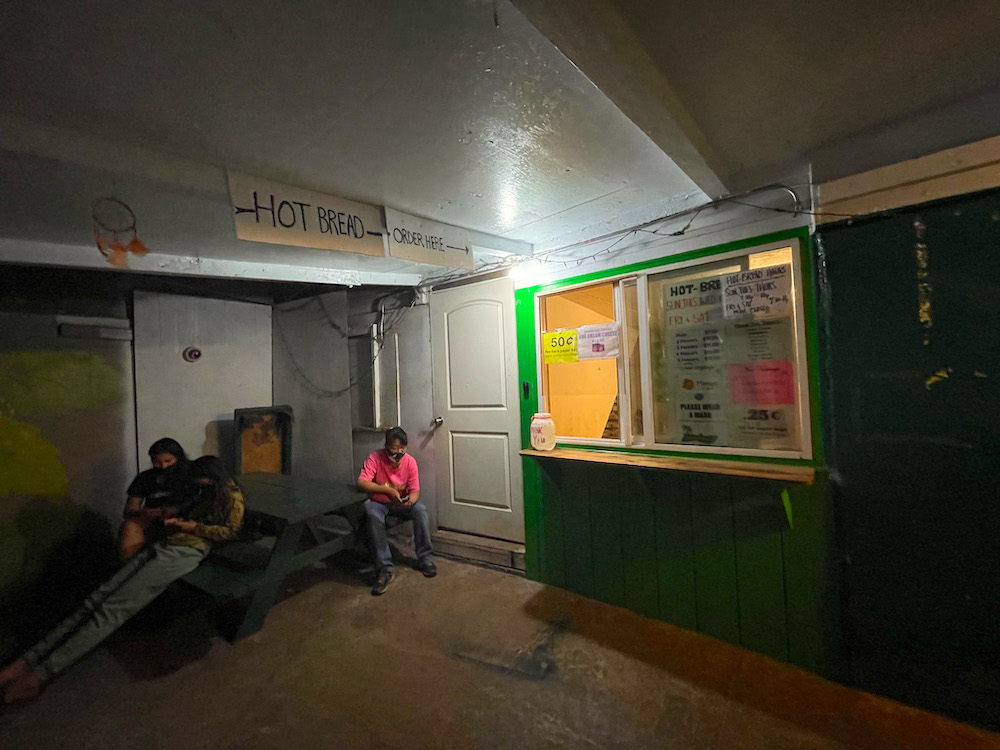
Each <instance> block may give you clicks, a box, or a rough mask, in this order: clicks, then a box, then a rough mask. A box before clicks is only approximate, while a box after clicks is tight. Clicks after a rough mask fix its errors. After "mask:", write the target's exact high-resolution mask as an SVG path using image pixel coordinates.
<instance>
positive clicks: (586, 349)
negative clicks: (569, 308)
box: [576, 323, 618, 360]
mask: <svg viewBox="0 0 1000 750" xmlns="http://www.w3.org/2000/svg"><path fill="white" fill-rule="evenodd" d="M576 332H577V339H576V353H577V359H579V360H585V359H614V358H615V357H617V356H618V324H617V323H599V324H596V325H589V326H579V327H578V328H577V329H576Z"/></svg>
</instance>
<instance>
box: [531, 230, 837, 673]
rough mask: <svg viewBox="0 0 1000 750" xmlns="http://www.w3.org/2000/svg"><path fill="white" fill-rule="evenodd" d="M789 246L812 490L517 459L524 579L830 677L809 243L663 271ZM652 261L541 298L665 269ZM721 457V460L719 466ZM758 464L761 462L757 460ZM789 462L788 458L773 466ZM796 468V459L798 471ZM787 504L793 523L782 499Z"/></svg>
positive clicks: (828, 539)
mask: <svg viewBox="0 0 1000 750" xmlns="http://www.w3.org/2000/svg"><path fill="white" fill-rule="evenodd" d="M792 236H794V237H797V238H798V239H799V240H800V241H801V243H802V247H803V273H804V279H805V281H804V283H805V286H806V289H805V290H804V291H805V295H804V303H805V304H804V307H805V315H806V321H807V353H808V359H809V367H810V373H812V377H811V378H810V392H811V394H810V400H811V406H812V414H811V418H812V422H813V425H814V446H813V449H814V455H815V456H816V458H815V459H814V460H813V461H812V462H807V463H809V464H810V465H813V466H814V467H816V468H817V479H816V482H815V483H814V484H813V485H811V486H806V485H794V484H793V485H789V484H786V483H782V482H775V481H769V480H759V479H746V478H739V477H726V476H718V475H709V474H698V473H692V472H680V471H664V470H652V469H637V468H633V467H619V466H609V465H599V464H586V463H578V462H568V461H560V460H555V459H534V458H526V459H524V478H525V482H524V484H525V487H524V496H525V523H526V544H525V547H526V564H527V574H528V576H529V577H530V578H533V579H535V580H539V581H543V582H545V583H548V584H551V585H555V586H560V587H564V588H567V589H569V590H571V591H575V592H577V593H580V594H582V595H584V596H588V597H592V598H594V599H598V600H601V601H604V602H608V603H610V604H614V605H618V606H622V607H626V608H628V609H630V610H633V611H635V612H638V613H639V614H642V615H645V616H648V617H653V618H657V619H661V620H665V621H667V622H670V623H673V624H676V625H679V626H681V627H685V628H689V629H692V630H697V631H699V632H702V633H706V634H708V635H711V636H714V637H716V638H719V639H721V640H724V641H728V642H730V643H735V644H739V645H742V646H744V647H746V648H749V649H752V650H754V651H758V652H761V653H764V654H767V655H769V656H772V657H774V658H775V659H779V660H782V661H789V662H792V663H794V664H797V665H800V666H803V667H805V668H807V669H811V670H813V671H816V672H819V673H822V674H827V675H832V674H834V673H835V670H836V666H837V660H838V655H839V647H840V644H839V635H840V625H839V573H838V570H837V565H838V563H837V559H838V558H837V554H836V550H835V533H834V527H833V515H834V514H833V501H832V497H833V496H832V492H831V490H830V484H829V481H828V479H827V475H826V473H825V472H824V471H823V469H822V445H821V443H820V440H819V434H820V431H819V429H818V426H819V411H820V410H819V399H820V389H819V378H818V377H817V376H816V372H817V369H818V368H817V365H816V361H817V359H816V357H817V336H816V326H815V305H814V299H815V294H814V290H813V273H812V265H811V262H810V254H809V252H808V248H809V238H808V234H807V233H806V231H805V230H796V231H793V232H785V233H781V234H777V235H771V236H767V237H762V238H756V239H754V240H753V241H750V242H740V243H731V244H728V245H723V246H718V247H714V248H706V249H704V250H700V251H697V252H695V253H688V254H685V255H683V256H675V257H673V258H671V259H670V262H679V261H681V260H685V259H689V258H692V257H708V256H711V255H714V254H717V253H722V252H728V251H732V250H738V249H742V248H744V247H749V246H753V245H757V244H763V243H765V242H771V241H777V240H782V239H787V238H789V237H792ZM664 262H665V261H652V262H647V263H643V264H640V265H637V266H634V267H629V268H616V269H614V270H613V271H608V272H605V273H603V274H592V275H589V276H587V277H579V278H575V279H570V280H566V281H564V282H560V283H559V284H557V285H553V286H551V287H545V289H546V290H547V289H550V288H558V287H559V286H564V285H568V284H573V283H579V282H580V281H587V280H595V279H599V278H602V277H605V276H609V275H612V274H614V275H617V274H621V273H627V272H630V271H633V270H640V269H641V268H649V267H652V266H659V265H663V264H664ZM541 290H542V288H541V287H534V288H528V289H522V290H519V291H518V292H517V293H516V297H515V304H516V311H517V321H518V361H519V368H520V379H521V381H522V382H523V381H527V382H528V383H529V385H530V393H529V396H528V397H527V398H524V399H523V400H522V409H521V417H522V445H524V446H527V445H528V425H529V423H530V420H531V415H532V414H533V413H534V412H535V411H536V410H537V383H536V362H535V351H536V346H535V337H536V324H535V315H534V295H535V294H536V293H537V292H538V291H541ZM714 457H715V458H717V456H714ZM758 460H759V459H758ZM779 463H786V462H779ZM799 463H802V462H799ZM785 492H787V495H786V497H787V501H788V503H789V505H790V507H791V511H792V514H791V515H792V519H793V522H794V528H793V527H790V526H789V519H788V515H787V514H786V509H785V503H784V500H783V493H785Z"/></svg>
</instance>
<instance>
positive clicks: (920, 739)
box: [525, 587, 995, 750]
mask: <svg viewBox="0 0 1000 750" xmlns="http://www.w3.org/2000/svg"><path fill="white" fill-rule="evenodd" d="M525 612H526V613H527V614H528V615H529V616H531V617H533V618H535V619H537V620H540V621H543V622H546V623H551V622H557V621H561V622H565V623H567V625H566V627H567V628H568V630H569V631H570V632H573V633H576V634H578V635H580V636H583V637H585V638H587V639H589V640H591V641H593V642H595V643H597V644H600V645H601V646H603V647H606V648H609V649H614V650H615V651H618V652H620V653H624V654H628V655H629V656H631V657H633V658H635V659H638V660H640V661H643V662H645V663H647V664H650V665H652V666H655V667H656V668H658V669H660V670H663V671H665V672H668V673H670V674H672V675H674V676H675V677H678V678H680V679H682V680H685V681H687V682H690V683H692V684H695V685H697V686H699V687H701V688H703V689H706V690H709V691H711V692H713V693H716V694H718V695H722V696H724V697H726V698H728V699H729V700H732V701H736V702H738V703H740V704H742V705H745V706H749V707H752V708H754V709H756V710H758V711H761V712H763V713H766V714H769V715H771V716H773V717H775V718H778V719H781V720H783V721H787V722H789V723H791V724H795V725H797V726H800V727H802V728H803V729H806V730H808V731H810V732H815V733H817V734H820V735H823V736H827V737H831V738H835V739H836V740H837V741H839V742H842V743H844V744H845V745H848V746H851V747H869V746H870V743H871V740H872V737H883V738H885V737H892V739H893V744H892V745H891V746H892V747H906V748H910V749H911V750H921V749H923V748H927V749H928V750H930V748H941V747H963V748H965V747H985V746H987V745H985V744H982V743H983V738H982V734H981V733H980V732H979V730H977V729H976V728H975V727H971V726H967V725H964V724H959V723H957V722H953V721H950V720H948V719H945V718H943V717H939V716H935V715H933V714H930V713H926V712H924V711H921V710H918V709H914V708H910V707H909V706H903V705H897V704H890V703H887V702H885V701H881V700H880V699H878V698H876V697H874V696H871V695H869V694H867V693H864V692H861V691H859V690H852V689H850V688H847V687H844V686H842V685H838V684H836V683H832V682H829V681H827V680H824V679H823V678H821V677H819V676H817V675H814V674H812V673H809V672H806V671H804V670H801V669H798V668H795V667H791V666H789V665H787V664H782V663H780V662H777V661H774V660H773V659H770V658H768V657H766V656H762V655H760V654H755V653H752V652H749V651H746V650H744V649H741V648H738V647H736V646H732V645H729V644H727V643H723V642H721V641H717V640H715V639H713V638H710V637H708V636H705V635H701V634H698V633H693V632H691V631H687V630H682V629H680V628H677V627H674V626H672V625H668V624H667V623H663V622H659V621H654V620H648V619H645V618H641V617H638V616H636V615H634V614H633V613H631V612H629V611H627V610H624V609H620V608H617V607H612V606H609V605H606V604H602V603H600V602H596V601H593V600H589V599H585V598H583V597H579V596H576V595H574V594H571V593H569V592H566V591H562V590H560V589H555V588H550V587H546V588H545V589H543V590H542V591H541V592H539V593H538V594H536V595H535V596H534V597H532V598H531V599H530V600H528V602H527V603H526V604H525ZM897 709H898V710H897ZM991 741H995V738H993V739H991Z"/></svg>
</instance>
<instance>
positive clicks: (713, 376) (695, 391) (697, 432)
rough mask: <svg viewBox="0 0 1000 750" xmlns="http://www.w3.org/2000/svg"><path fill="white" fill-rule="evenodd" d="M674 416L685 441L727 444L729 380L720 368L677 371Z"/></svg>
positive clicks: (682, 440) (701, 443) (683, 441)
mask: <svg viewBox="0 0 1000 750" xmlns="http://www.w3.org/2000/svg"><path fill="white" fill-rule="evenodd" d="M674 417H675V424H677V425H678V429H679V432H680V434H679V435H678V436H677V437H678V438H679V440H680V442H682V443H689V444H696V445H725V444H726V443H727V442H728V436H727V424H726V383H725V378H724V376H723V372H722V370H721V369H720V368H710V367H706V368H699V369H696V370H688V371H685V372H682V373H678V377H677V380H676V381H675V391H674Z"/></svg>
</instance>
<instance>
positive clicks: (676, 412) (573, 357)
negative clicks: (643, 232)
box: [534, 232, 813, 460]
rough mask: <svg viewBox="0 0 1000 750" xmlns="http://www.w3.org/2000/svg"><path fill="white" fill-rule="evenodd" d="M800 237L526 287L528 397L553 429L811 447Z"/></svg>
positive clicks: (760, 452) (607, 438) (780, 454)
mask: <svg viewBox="0 0 1000 750" xmlns="http://www.w3.org/2000/svg"><path fill="white" fill-rule="evenodd" d="M804 241H805V238H804V237H803V233H801V232H795V233H792V234H790V235H788V236H787V237H783V238H782V239H778V240H768V241H763V240H762V241H760V242H758V243H754V241H752V240H751V241H748V242H747V243H741V246H739V247H736V248H733V246H727V247H726V248H725V249H720V250H719V251H718V252H715V253H712V252H709V253H706V254H697V255H698V257H687V258H684V259H678V260H677V261H675V262H671V261H670V260H667V259H664V260H663V261H662V262H661V263H659V264H648V265H645V266H644V267H643V268H640V269H636V270H634V271H630V272H627V271H623V272H620V273H617V274H615V275H608V276H607V277H605V278H592V279H589V280H587V281H584V282H580V283H573V282H572V281H570V282H568V283H565V284H560V285H553V286H552V287H543V288H541V289H540V290H538V291H537V292H535V294H534V303H535V310H534V313H535V324H536V341H537V346H536V352H535V354H536V363H537V372H536V376H537V378H538V379H537V383H538V385H539V397H540V399H539V409H540V410H541V411H547V412H549V413H551V414H552V417H553V420H554V422H555V425H556V439H557V441H558V443H559V444H561V445H566V446H573V445H579V446H592V447H606V448H611V449H626V450H628V449H641V450H643V451H650V452H660V451H663V452H677V453H692V454H695V453H696V454H709V455H713V454H715V455H718V456H720V457H725V456H733V457H735V456H745V457H758V458H779V459H797V460H809V459H812V457H813V435H812V430H811V421H812V420H811V410H810V388H809V364H808V356H807V336H806V320H805V310H804V298H805V296H806V295H805V290H804V287H803V283H804V282H803V277H804V274H803V268H802V263H803V258H802V254H803V252H804V248H803V244H804ZM591 340H594V341H599V342H600V343H599V344H595V345H593V347H592V345H591V344H590V341H591ZM567 342H569V345H568V346H567ZM585 343H586V346H584V344H585ZM560 345H561V346H560ZM574 346H575V351H574ZM598 346H599V347H600V350H598ZM592 348H593V350H594V351H592Z"/></svg>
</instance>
